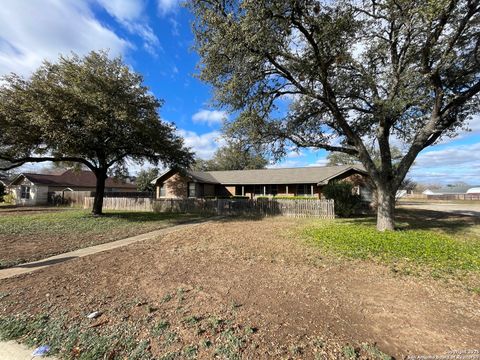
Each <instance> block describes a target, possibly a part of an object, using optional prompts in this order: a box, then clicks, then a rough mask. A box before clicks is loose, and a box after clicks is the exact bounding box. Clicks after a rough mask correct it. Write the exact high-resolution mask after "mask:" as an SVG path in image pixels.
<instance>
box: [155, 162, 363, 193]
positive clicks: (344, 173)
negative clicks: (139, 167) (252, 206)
mask: <svg viewBox="0 0 480 360" xmlns="http://www.w3.org/2000/svg"><path fill="white" fill-rule="evenodd" d="M366 178H367V173H366V172H365V171H364V170H363V168H362V167H361V166H347V165H346V166H323V167H303V168H289V169H287V168H283V169H261V170H233V171H191V170H181V171H180V170H168V171H166V172H165V173H163V174H162V175H160V176H159V177H158V178H157V179H155V180H154V181H153V182H152V183H153V184H155V186H156V197H157V198H187V197H190V198H201V197H217V196H218V197H228V196H246V197H249V198H255V197H258V196H311V197H314V198H322V187H323V186H325V185H326V184H328V183H329V182H331V181H334V180H346V181H351V182H352V183H354V185H355V189H356V191H357V193H358V194H360V195H361V196H362V197H363V198H364V199H365V200H370V199H371V196H372V192H371V189H370V188H369V187H368V186H367V181H366Z"/></svg>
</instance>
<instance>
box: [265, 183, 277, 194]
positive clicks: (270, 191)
mask: <svg viewBox="0 0 480 360" xmlns="http://www.w3.org/2000/svg"><path fill="white" fill-rule="evenodd" d="M267 194H268V195H273V196H275V195H277V194H278V189H277V185H267Z"/></svg>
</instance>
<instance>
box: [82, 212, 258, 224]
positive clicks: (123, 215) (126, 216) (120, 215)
mask: <svg viewBox="0 0 480 360" xmlns="http://www.w3.org/2000/svg"><path fill="white" fill-rule="evenodd" d="M89 216H91V215H89ZM102 217H103V218H117V219H122V220H126V221H131V222H149V221H161V220H172V221H173V222H174V223H184V222H190V221H196V220H203V219H204V220H213V221H219V222H232V221H260V220H262V219H264V218H265V216H263V215H259V214H241V215H216V214H210V213H203V214H202V213H155V212H140V211H119V212H106V213H104V214H103V215H102V216H101V217H100V218H102Z"/></svg>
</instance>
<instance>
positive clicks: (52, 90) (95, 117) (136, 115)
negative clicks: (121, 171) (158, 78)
mask: <svg viewBox="0 0 480 360" xmlns="http://www.w3.org/2000/svg"><path fill="white" fill-rule="evenodd" d="M161 104H162V103H161V101H159V100H158V99H157V98H155V96H154V95H152V93H151V92H150V91H149V89H148V88H147V87H146V86H145V85H143V78H142V76H141V75H139V74H137V73H135V72H133V71H132V70H131V69H130V68H129V67H128V66H127V65H125V64H124V63H123V62H122V59H121V58H114V59H110V58H109V57H108V54H107V53H106V52H91V53H90V54H88V55H87V56H85V57H80V56H77V55H75V54H73V55H72V56H68V57H65V56H61V57H60V58H59V60H58V61H57V62H48V61H45V62H44V63H43V65H42V66H41V67H40V68H39V69H38V70H36V71H35V72H34V73H33V74H32V76H31V77H29V78H28V79H25V78H22V77H19V76H17V75H15V74H12V75H9V76H6V77H4V78H3V80H2V84H1V87H0V129H1V130H2V131H1V132H0V159H3V160H7V161H9V162H10V166H8V168H14V167H18V166H21V165H23V164H25V163H27V162H45V161H53V162H68V163H72V162H73V163H80V164H82V165H84V166H86V167H88V168H89V169H90V170H91V171H92V172H93V173H94V174H95V176H96V179H97V184H96V193H95V201H94V205H93V210H92V212H93V214H95V215H100V214H101V213H102V207H103V196H104V191H105V180H106V179H107V176H108V175H107V174H108V172H109V170H111V169H112V168H114V167H117V168H121V167H123V166H124V165H125V163H126V162H127V161H128V160H132V161H138V162H143V161H145V160H147V161H150V162H151V163H154V164H157V163H159V162H162V163H163V164H166V165H170V166H174V165H177V166H188V165H189V164H190V162H191V161H192V159H193V157H192V154H191V152H190V150H189V149H187V148H185V147H184V143H183V139H182V138H181V137H179V136H178V135H177V134H176V129H175V127H174V126H173V125H172V124H169V123H167V122H165V121H162V120H161V119H160V117H159V114H158V109H159V107H160V106H161Z"/></svg>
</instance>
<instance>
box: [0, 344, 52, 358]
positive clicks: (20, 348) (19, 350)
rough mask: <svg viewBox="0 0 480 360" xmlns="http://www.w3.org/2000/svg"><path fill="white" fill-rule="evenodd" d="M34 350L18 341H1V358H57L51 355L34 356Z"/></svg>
mask: <svg viewBox="0 0 480 360" xmlns="http://www.w3.org/2000/svg"><path fill="white" fill-rule="evenodd" d="M32 352H33V349H30V348H28V347H26V346H25V345H22V344H19V343H17V342H16V341H7V342H0V359H1V360H32V358H33V359H43V360H57V358H55V357H51V356H42V357H40V356H35V357H32Z"/></svg>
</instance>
